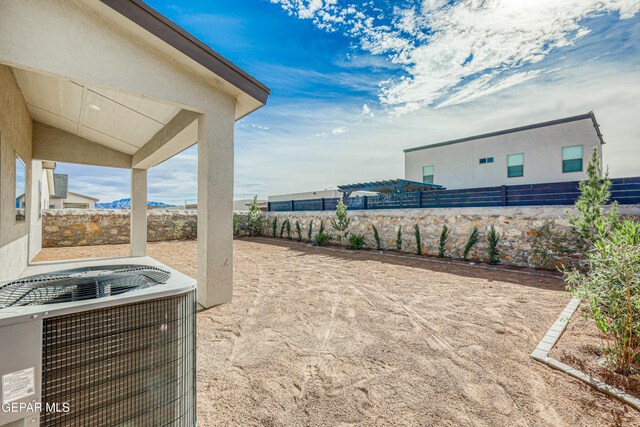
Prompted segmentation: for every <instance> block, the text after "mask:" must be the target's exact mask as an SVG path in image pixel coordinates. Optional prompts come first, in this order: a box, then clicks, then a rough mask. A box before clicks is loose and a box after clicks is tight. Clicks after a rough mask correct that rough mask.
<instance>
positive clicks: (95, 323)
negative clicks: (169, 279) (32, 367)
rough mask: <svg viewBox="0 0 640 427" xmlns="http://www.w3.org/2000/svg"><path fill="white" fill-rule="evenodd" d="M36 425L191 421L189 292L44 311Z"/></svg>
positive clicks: (179, 426)
mask: <svg viewBox="0 0 640 427" xmlns="http://www.w3.org/2000/svg"><path fill="white" fill-rule="evenodd" d="M42 339H43V345H42V400H43V403H45V404H50V405H51V404H55V403H62V402H66V403H68V404H69V409H70V410H69V411H68V412H64V411H60V412H47V411H43V412H42V414H41V421H42V422H43V424H42V425H44V426H48V427H54V426H55V427H57V426H78V427H80V426H91V427H113V426H122V427H128V426H175V427H186V426H193V425H194V424H195V416H196V414H195V291H191V292H189V293H185V294H181V295H178V296H173V297H165V298H160V299H155V300H149V301H143V302H137V303H132V304H126V305H121V306H114V307H107V308H102V309H98V310H90V311H84V312H80V313H75V314H69V315H62V316H57V317H50V318H45V319H44V320H43V336H42Z"/></svg>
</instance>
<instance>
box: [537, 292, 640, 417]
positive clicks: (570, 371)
mask: <svg viewBox="0 0 640 427" xmlns="http://www.w3.org/2000/svg"><path fill="white" fill-rule="evenodd" d="M580 302H581V301H580V299H579V298H576V297H573V298H571V301H569V303H568V304H567V306H566V307H565V308H564V310H562V313H560V316H558V318H557V319H556V321H555V322H554V323H553V325H551V327H550V328H549V330H548V331H547V333H546V334H545V336H544V337H543V338H542V340H540V342H539V343H538V346H537V347H536V348H535V350H533V352H532V353H531V357H532V358H533V359H535V360H537V361H538V362H541V363H544V364H545V365H547V366H549V367H550V368H552V369H556V370H558V371H561V372H564V373H565V374H567V375H570V376H572V377H574V378H577V379H579V380H580V381H582V382H584V383H586V384H589V385H590V386H591V387H593V388H595V389H596V390H599V391H601V392H603V393H605V394H608V395H609V396H611V397H614V398H616V399H618V400H621V401H622V402H624V403H626V404H628V405H629V406H631V407H633V408H635V409H637V410H639V411H640V399H638V398H636V397H633V396H631V395H630V394H627V393H625V392H624V391H622V390H620V389H619V388H616V387H613V386H611V385H609V384H607V383H604V382H602V381H600V380H599V379H597V378H594V377H592V376H590V375H588V374H586V373H584V372H582V371H579V370H577V369H575V368H573V367H571V366H569V365H567V364H565V363H562V362H560V361H559V360H556V359H554V358H552V357H549V353H550V352H551V350H552V349H553V347H555V345H556V344H557V343H558V341H559V340H560V337H562V334H563V333H564V331H565V330H566V329H567V324H568V323H569V321H570V320H571V317H572V316H573V315H574V314H575V312H576V310H578V307H579V306H580Z"/></svg>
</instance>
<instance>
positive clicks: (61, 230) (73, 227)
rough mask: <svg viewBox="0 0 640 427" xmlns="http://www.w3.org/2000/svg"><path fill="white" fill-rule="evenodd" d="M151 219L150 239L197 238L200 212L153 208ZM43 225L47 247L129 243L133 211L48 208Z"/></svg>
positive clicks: (148, 237) (148, 232)
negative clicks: (198, 213)
mask: <svg viewBox="0 0 640 427" xmlns="http://www.w3.org/2000/svg"><path fill="white" fill-rule="evenodd" d="M147 221H148V225H147V240H148V241H149V242H157V241H163V240H184V239H195V238H196V234H197V222H198V216H197V212H196V211H188V210H150V211H149V213H148V217H147ZM42 228H43V236H42V245H43V247H45V248H52V247H60V246H89V245H113V244H119V243H129V211H128V210H84V209H60V210H47V211H45V212H44V213H43V218H42Z"/></svg>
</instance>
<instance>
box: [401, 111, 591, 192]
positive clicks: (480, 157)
mask: <svg viewBox="0 0 640 427" xmlns="http://www.w3.org/2000/svg"><path fill="white" fill-rule="evenodd" d="M603 144H604V140H603V138H602V134H601V133H600V127H599V125H598V122H597V121H596V117H595V114H594V113H593V112H590V113H587V114H580V115H577V116H571V117H565V118H561V119H557V120H551V121H547V122H542V123H535V124H531V125H526V126H521V127H516V128H511V129H505V130H500V131H496V132H490V133H485V134H481V135H475V136H469V137H464V138H460V139H454V140H451V141H445V142H438V143H433V144H428V145H423V146H420V147H415V148H408V149H406V150H404V153H405V156H404V159H405V178H406V179H407V180H410V181H417V182H424V183H427V184H438V185H442V186H444V187H446V188H448V189H458V188H477V187H491V186H500V185H519V184H539V183H546V182H566V181H578V180H581V179H584V178H585V177H586V165H587V163H588V161H589V159H590V157H591V152H592V151H593V150H594V149H595V150H597V152H598V155H599V157H600V159H602V145H603Z"/></svg>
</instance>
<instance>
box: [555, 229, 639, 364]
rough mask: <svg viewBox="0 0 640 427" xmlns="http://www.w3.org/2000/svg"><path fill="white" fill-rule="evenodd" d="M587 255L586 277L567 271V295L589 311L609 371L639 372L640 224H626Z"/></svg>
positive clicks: (608, 235)
mask: <svg viewBox="0 0 640 427" xmlns="http://www.w3.org/2000/svg"><path fill="white" fill-rule="evenodd" d="M596 227H598V228H599V230H596V231H597V232H598V233H605V234H604V237H603V238H601V239H599V240H597V241H595V242H594V243H593V248H592V249H591V250H590V251H589V252H588V253H587V261H588V264H589V269H588V271H587V272H586V273H582V272H580V271H577V270H573V271H566V272H565V280H566V281H567V283H568V284H569V290H570V291H571V292H572V293H573V294H574V295H576V296H577V297H578V298H580V299H582V300H583V301H584V302H586V303H587V304H588V306H589V310H590V317H592V318H593V319H594V320H595V323H596V326H597V327H598V329H599V330H600V332H601V338H602V339H601V343H602V347H603V348H602V349H603V352H604V354H605V356H606V358H607V362H608V365H609V367H610V368H612V369H614V370H616V371H619V372H621V373H629V372H631V371H632V367H633V366H634V365H635V366H640V223H637V222H632V221H629V220H624V221H622V222H618V223H617V224H616V226H615V227H612V228H611V229H610V230H609V231H607V232H605V230H603V228H604V227H606V225H605V224H604V223H603V224H600V225H597V226H596Z"/></svg>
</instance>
